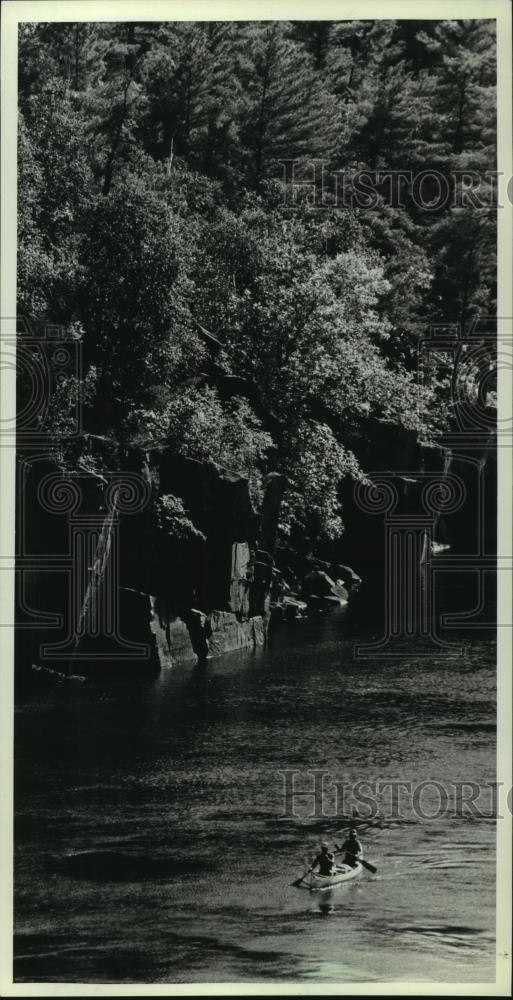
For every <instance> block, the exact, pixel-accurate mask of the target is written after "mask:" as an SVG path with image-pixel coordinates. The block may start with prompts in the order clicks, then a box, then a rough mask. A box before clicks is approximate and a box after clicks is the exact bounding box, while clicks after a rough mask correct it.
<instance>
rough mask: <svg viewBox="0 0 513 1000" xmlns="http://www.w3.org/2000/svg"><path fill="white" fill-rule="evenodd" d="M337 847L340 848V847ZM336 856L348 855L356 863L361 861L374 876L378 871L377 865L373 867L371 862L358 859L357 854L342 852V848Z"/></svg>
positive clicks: (337, 851) (336, 852)
mask: <svg viewBox="0 0 513 1000" xmlns="http://www.w3.org/2000/svg"><path fill="white" fill-rule="evenodd" d="M335 846H337V847H338V845H335ZM335 854H347V855H348V857H350V858H354V860H355V861H359V862H360V864H361V865H363V867H364V868H366V869H367V871H369V872H372V873H373V874H374V873H375V872H377V870H378V869H377V868H376V866H375V865H371V863H370V861H364V859H363V858H357V857H356V854H350V853H349V851H342V850H341V848H340V847H339V848H338V850H336V851H335ZM307 874H308V873H307Z"/></svg>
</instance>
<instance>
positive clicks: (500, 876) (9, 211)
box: [0, 0, 513, 997]
mask: <svg viewBox="0 0 513 1000" xmlns="http://www.w3.org/2000/svg"><path fill="white" fill-rule="evenodd" d="M354 17H357V18H358V19H360V20H368V19H374V18H377V19H395V18H404V19H405V20H407V19H409V18H412V17H415V18H416V19H417V20H438V19H440V20H450V19H459V18H468V19H472V18H493V19H496V20H497V59H498V70H499V73H498V155H499V160H498V169H499V171H500V172H501V173H502V175H503V176H502V178H501V183H500V185H499V189H500V192H501V195H502V196H501V197H500V198H499V204H502V205H503V206H505V207H504V208H503V209H501V210H500V211H499V213H498V215H499V226H498V250H499V261H498V285H499V294H498V315H499V317H512V316H513V300H512V290H511V273H512V263H511V246H512V206H511V204H510V201H509V200H508V195H507V191H506V186H507V183H508V179H509V178H511V177H513V164H512V134H511V121H512V108H511V75H512V74H511V67H512V59H511V5H510V2H509V0H443V2H439V0H416V3H412V2H411V0H391V2H388V3H387V2H384V0H360V2H359V3H358V4H355V3H352V2H350V0H338V2H329V0H317V2H316V3H315V4H313V3H306V2H299V0H296V2H290V0H275V2H261V0H246V2H244V3H242V2H239V0H224V2H222V0H215V2H209V0H145V2H144V3H143V2H142V0H137V2H135V0H109V2H102V0H84V2H68V0H54V2H46V0H40V2H23V0H19V2H18V0H4V2H3V4H2V35H1V60H2V62H1V91H2V93H1V100H2V123H3V129H2V174H1V179H2V191H1V210H2V238H1V259H2V283H1V299H0V303H1V307H0V316H2V317H14V316H15V300H16V296H15V291H16V256H15V253H14V246H15V239H16V237H15V234H16V138H17V135H16V133H17V70H16V56H17V29H18V23H19V22H22V21H71V20H72V21H116V20H124V21H131V20H147V21H159V20H166V19H167V20H185V21H194V20H205V21H208V20H241V21H249V20H261V21H264V20H302V19H304V20H313V19H315V20H324V19H332V20H345V19H352V18H354ZM510 196H512V197H513V192H510ZM14 331H15V325H14V320H3V321H2V331H1V333H2V338H3V337H4V336H9V337H11V336H12V334H13V332H14ZM511 332H512V331H511V319H509V318H508V319H504V320H503V321H502V324H501V326H500V329H499V342H501V336H502V337H504V341H503V342H502V350H503V351H508V352H509V353H510V354H511V340H510V338H511ZM2 346H3V344H2V343H0V349H1V347H2ZM0 357H1V354H0ZM1 390H2V391H1V393H0V418H2V419H6V417H9V416H12V415H13V414H14V412H15V382H14V372H13V371H7V372H5V371H3V370H2V384H1ZM512 400H513V383H512V368H511V367H510V368H509V369H508V368H503V369H500V370H499V418H500V419H502V420H504V421H505V420H507V419H508V418H509V419H511V401H512ZM511 460H512V442H511V441H509V442H508V445H507V446H506V447H504V446H503V447H499V451H498V461H499V483H500V488H499V496H498V537H499V555H500V556H502V557H503V559H504V563H506V562H507V559H508V558H510V557H511V553H512V520H511V497H512V493H513V477H512V464H511ZM14 461H15V455H14V449H13V448H12V449H11V448H5V447H2V448H0V473H1V481H2V489H1V494H0V504H1V506H0V513H1V519H0V552H1V553H2V556H5V555H8V556H10V557H11V559H12V557H13V556H14V496H15V467H14ZM7 565H8V564H7ZM12 565H13V564H12V562H11V571H12ZM2 566H3V567H5V566H6V562H5V560H4V559H2ZM498 589H499V613H498V620H499V621H502V622H510V621H511V593H512V588H511V578H510V574H509V573H507V572H502V573H501V572H499V573H498ZM13 593H14V587H13V572H11V573H8V572H5V568H4V570H3V572H2V573H1V574H0V621H12V620H13V605H14V597H13ZM0 644H1V647H0V648H1V653H2V659H1V663H2V668H3V669H2V674H1V675H0V686H1V694H2V697H1V698H0V727H1V728H0V779H1V781H2V786H3V799H2V802H3V805H4V809H3V810H2V820H1V827H0V857H1V858H2V859H3V860H2V864H1V866H0V915H1V918H2V919H1V920H0V926H1V928H2V931H1V939H0V994H1V995H2V996H56V997H58V996H141V995H145V996H171V995H175V996H194V995H212V996H223V995H224V996H226V995H239V996H240V995H244V994H245V995H248V996H259V995H260V996H262V995H272V994H274V995H280V996H281V995H291V994H295V995H297V994H302V995H319V994H320V995H348V994H349V995H367V996H382V995H396V996H407V995H412V994H413V995H417V996H438V995H452V996H509V995H510V984H511V980H510V976H511V884H512V883H511V815H510V814H509V813H508V809H507V805H506V791H507V789H509V788H511V785H512V769H511V747H512V740H511V732H512V727H511V704H512V701H511V697H512V685H511V668H512V653H511V626H507V627H503V628H500V629H499V644H498V741H499V754H498V778H497V780H498V781H499V782H502V783H503V789H502V792H501V794H500V796H499V802H500V803H501V808H500V813H501V814H502V815H503V816H504V817H506V818H505V819H503V820H501V821H500V822H499V823H498V832H497V852H498V853H497V956H498V957H497V978H496V982H495V983H467V984H454V983H434V982H429V983H406V982H398V983H369V984H361V983H360V984H358V983H354V984H351V983H345V984H341V983H333V984H330V983H326V984H312V983H300V982H296V983H290V984H287V985H283V984H282V983H269V984H264V983H255V984H251V983H250V984H248V983H213V984H208V983H191V984H180V985H173V984H171V983H170V984H165V985H158V986H157V985H150V986H148V985H147V984H140V985H138V984H130V985H127V984H121V985H119V986H117V985H113V984H109V983H106V984H99V983H95V984H77V983H48V984H45V983H33V984H31V983H18V984H16V983H13V981H12V849H13V843H12V807H13V799H12V778H13V759H12V741H13V717H14V700H13V695H14V691H13V670H12V666H11V665H12V662H13V634H12V630H11V629H9V628H3V629H1V630H0Z"/></svg>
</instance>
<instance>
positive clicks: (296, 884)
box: [290, 865, 313, 889]
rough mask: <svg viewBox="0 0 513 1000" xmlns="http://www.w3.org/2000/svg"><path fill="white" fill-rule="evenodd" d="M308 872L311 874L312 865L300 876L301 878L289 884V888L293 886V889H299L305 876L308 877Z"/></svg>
mask: <svg viewBox="0 0 513 1000" xmlns="http://www.w3.org/2000/svg"><path fill="white" fill-rule="evenodd" d="M310 872H313V865H312V867H311V868H309V869H308V871H307V872H305V874H304V875H302V876H301V878H297V879H296V881H295V882H291V883H290V884H291V886H292V885H293V886H294V888H295V889H299V886H300V885H301V883H302V882H304V880H305V878H306V876H307V875H309V874H310Z"/></svg>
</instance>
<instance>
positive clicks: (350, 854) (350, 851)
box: [335, 830, 363, 868]
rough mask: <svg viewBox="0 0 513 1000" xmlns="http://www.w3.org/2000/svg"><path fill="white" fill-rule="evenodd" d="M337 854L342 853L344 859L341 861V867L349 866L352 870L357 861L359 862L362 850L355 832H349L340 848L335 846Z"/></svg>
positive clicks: (337, 845)
mask: <svg viewBox="0 0 513 1000" xmlns="http://www.w3.org/2000/svg"><path fill="white" fill-rule="evenodd" d="M335 847H336V849H337V853H338V852H339V851H340V853H342V851H344V852H345V853H344V857H343V859H342V864H343V865H350V866H351V868H354V867H355V865H356V863H357V862H358V861H361V859H362V856H363V848H362V845H361V844H360V841H359V840H358V837H357V836H356V830H350V831H349V836H348V837H346V839H345V840H344V843H343V844H342V846H340V845H339V844H335Z"/></svg>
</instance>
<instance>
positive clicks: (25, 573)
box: [17, 441, 284, 673]
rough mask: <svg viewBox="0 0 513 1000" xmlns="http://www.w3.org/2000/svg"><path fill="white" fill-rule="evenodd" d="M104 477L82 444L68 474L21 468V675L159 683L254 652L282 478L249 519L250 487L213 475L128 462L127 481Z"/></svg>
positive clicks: (196, 467)
mask: <svg viewBox="0 0 513 1000" xmlns="http://www.w3.org/2000/svg"><path fill="white" fill-rule="evenodd" d="M108 460H109V461H110V463H112V461H113V455H112V454H111V455H109V456H108ZM105 465H106V461H105V457H104V459H103V461H101V462H100V461H99V455H98V453H97V452H96V448H95V445H94V444H93V446H92V448H91V442H90V441H89V442H87V447H86V445H85V443H84V450H83V452H82V453H81V455H80V456H79V459H78V461H77V463H76V467H75V468H74V470H73V471H72V472H69V471H67V472H63V471H61V470H59V469H58V468H57V467H56V466H54V465H52V464H51V463H49V462H47V461H40V460H39V458H38V457H37V456H35V457H34V456H32V457H31V459H27V458H22V459H21V460H20V473H21V479H20V487H19V490H20V491H21V492H22V494H23V496H22V499H23V508H24V509H23V511H22V512H21V523H20V531H19V535H20V538H21V539H22V541H23V547H24V553H23V555H22V556H21V558H20V559H19V561H18V566H19V571H20V574H21V578H22V580H23V585H22V588H21V589H20V592H19V595H18V606H19V610H20V611H21V612H22V613H23V611H24V612H25V618H26V619H30V618H31V619H32V621H29V620H26V621H25V623H24V624H25V627H24V628H23V627H22V629H21V631H20V636H19V639H18V644H17V660H18V662H19V663H20V665H21V666H22V667H23V666H25V667H27V666H29V665H30V664H31V663H33V664H40V665H43V666H47V667H50V668H51V669H57V670H61V671H63V670H64V671H65V670H66V669H68V670H69V669H71V670H72V671H73V672H74V673H84V672H87V671H88V670H91V669H95V670H96V669H102V667H105V666H109V667H113V666H116V665H117V666H118V667H122V668H123V669H126V667H128V666H132V667H133V668H135V669H136V670H139V669H148V670H158V669H160V667H162V666H165V665H169V664H171V663H173V662H177V661H187V660H191V661H194V660H203V659H206V658H207V657H209V656H214V655H219V654H221V653H224V652H228V651H230V650H234V649H241V648H248V647H252V646H255V645H258V644H262V643H263V642H264V641H265V638H266V633H267V626H268V621H269V616H270V589H271V579H272V571H273V565H274V559H273V555H272V553H271V552H269V551H268V549H269V548H272V547H273V545H274V539H275V536H276V527H277V521H278V516H279V510H280V500H281V495H282V492H283V486H284V480H283V477H281V476H277V475H271V476H269V477H268V479H267V481H266V482H265V483H264V497H263V503H262V506H261V509H260V510H258V511H256V510H254V508H253V505H252V502H251V499H250V494H249V484H248V480H247V479H246V478H244V476H242V475H237V474H234V473H231V472H228V471H226V470H225V469H222V468H220V467H218V466H216V465H214V464H213V463H208V462H206V463H204V462H198V461H195V460H193V459H188V458H184V457H181V456H177V455H176V454H173V453H171V452H168V451H163V452H155V453H143V452H137V451H132V452H129V453H128V454H125V455H124V456H123V461H122V465H123V471H121V470H119V471H115V472H110V471H105ZM120 465H121V462H120V461H119V456H118V469H119V467H120ZM92 468H94V469H95V471H94V472H93V471H91V469H92ZM98 469H100V470H101V471H98ZM21 483H22V485H21ZM63 498H66V502H64V499H63ZM27 525H28V533H27V528H26V526H27ZM264 543H265V545H266V546H267V548H266V549H263V548H262V546H263V544H264ZM34 548H35V549H36V550H37V558H36V559H34ZM29 609H30V610H29ZM32 611H33V612H34V613H35V614H33V613H32ZM27 612H28V614H27ZM38 619H39V622H38ZM22 625H23V623H22Z"/></svg>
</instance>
